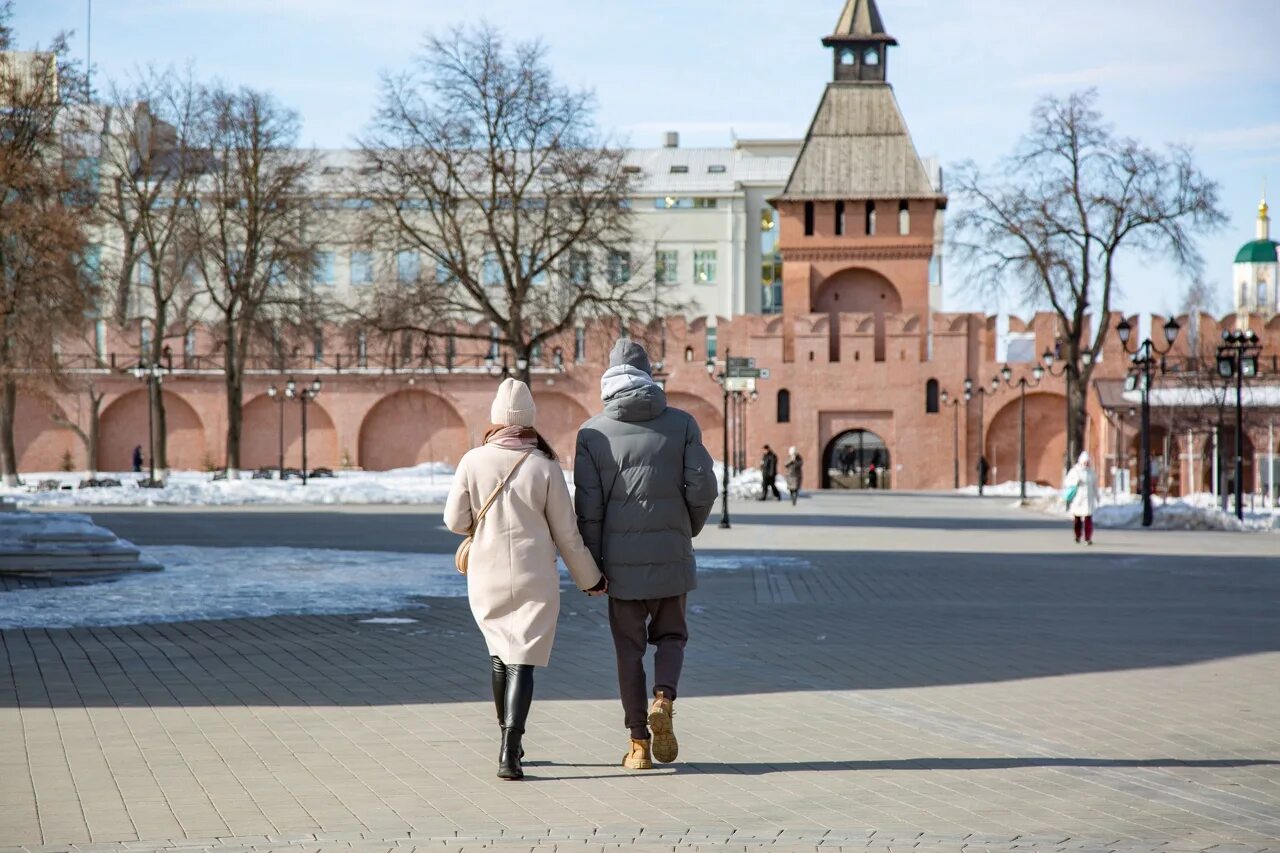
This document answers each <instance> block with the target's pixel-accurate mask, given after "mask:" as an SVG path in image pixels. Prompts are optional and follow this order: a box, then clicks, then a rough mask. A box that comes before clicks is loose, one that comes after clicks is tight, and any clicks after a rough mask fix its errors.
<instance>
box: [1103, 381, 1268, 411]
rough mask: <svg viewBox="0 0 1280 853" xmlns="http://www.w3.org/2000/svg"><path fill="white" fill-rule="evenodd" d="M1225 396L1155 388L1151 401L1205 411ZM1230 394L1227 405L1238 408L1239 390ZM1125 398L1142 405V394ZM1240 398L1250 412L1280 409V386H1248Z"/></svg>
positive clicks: (1199, 390) (1205, 391) (1127, 394)
mask: <svg viewBox="0 0 1280 853" xmlns="http://www.w3.org/2000/svg"><path fill="white" fill-rule="evenodd" d="M1222 393H1223V392H1222V391H1221V390H1215V389H1213V388H1152V389H1151V392H1150V394H1151V396H1150V400H1151V405H1153V406H1190V407H1196V408H1204V407H1211V406H1217V405H1219V404H1220V403H1221V401H1222ZM1226 393H1227V403H1228V404H1229V405H1232V406H1234V405H1235V401H1236V392H1235V389H1234V388H1230V389H1228V390H1227V392H1226ZM1121 396H1123V397H1124V399H1125V400H1127V401H1128V402H1130V403H1134V404H1138V403H1141V402H1142V394H1141V393H1140V392H1138V391H1125V392H1124V394H1122V395H1121ZM1240 398H1241V402H1242V404H1243V405H1244V407H1245V408H1247V409H1280V385H1246V386H1245V387H1244V388H1243V389H1242V393H1241V395H1240Z"/></svg>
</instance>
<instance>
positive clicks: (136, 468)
mask: <svg viewBox="0 0 1280 853" xmlns="http://www.w3.org/2000/svg"><path fill="white" fill-rule="evenodd" d="M141 472H142V445H141V444H139V445H138V446H136V447H135V448H133V473H135V474H140V473H141Z"/></svg>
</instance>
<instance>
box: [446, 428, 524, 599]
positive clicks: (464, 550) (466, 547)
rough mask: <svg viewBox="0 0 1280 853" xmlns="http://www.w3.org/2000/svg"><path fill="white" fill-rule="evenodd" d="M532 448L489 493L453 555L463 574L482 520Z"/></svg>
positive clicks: (455, 565) (455, 563)
mask: <svg viewBox="0 0 1280 853" xmlns="http://www.w3.org/2000/svg"><path fill="white" fill-rule="evenodd" d="M531 453H533V451H532V450H527V451H525V453H524V455H523V456H521V457H520V458H519V459H518V460H516V464H515V465H512V466H511V471H510V472H508V473H507V476H506V477H504V478H503V480H502V482H501V483H499V484H498V488H496V489H494V490H493V494H491V495H489V499H488V500H486V501H485V502H484V506H482V507H480V512H479V513H478V514H477V515H476V517H475V520H474V521H472V522H471V532H470V533H468V534H467V538H466V539H463V540H462V544H461V545H459V546H458V550H457V551H456V552H454V555H453V566H454V568H456V569H457V570H458V571H459V572H461V573H462V574H464V575H465V574H466V573H467V564H468V561H469V560H470V558H471V543H472V542H473V541H475V538H476V531H477V530H478V529H479V528H480V522H481V521H482V520H483V519H484V517H485V514H486V513H488V512H489V507H491V506H493V502H494V501H496V500H497V499H498V495H500V494H502V490H503V489H505V488H506V487H507V484H508V483H510V482H511V478H512V477H514V476H515V475H516V471H518V470H520V466H521V465H523V464H524V460H526V459H528V458H529V454H531Z"/></svg>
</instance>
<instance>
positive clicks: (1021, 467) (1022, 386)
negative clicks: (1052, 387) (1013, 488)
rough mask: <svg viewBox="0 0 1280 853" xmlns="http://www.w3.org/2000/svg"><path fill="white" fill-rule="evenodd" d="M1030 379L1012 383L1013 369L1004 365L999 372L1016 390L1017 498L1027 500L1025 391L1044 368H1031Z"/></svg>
mask: <svg viewBox="0 0 1280 853" xmlns="http://www.w3.org/2000/svg"><path fill="white" fill-rule="evenodd" d="M1031 376H1032V378H1031V379H1027V377H1025V376H1021V377H1019V378H1018V381H1017V382H1014V381H1013V368H1012V367H1010V366H1009V365H1007V364H1006V365H1005V366H1004V367H1003V368H1002V369H1001V371H1000V379H1001V381H1002V382H1004V384H1005V385H1007V386H1009V387H1010V388H1017V389H1018V498H1019V499H1020V500H1023V501H1025V500H1026V499H1027V389H1028V388H1034V387H1036V386H1037V385H1039V384H1040V380H1041V379H1043V378H1044V368H1043V367H1041V366H1040V365H1038V364H1037V365H1036V366H1035V367H1033V368H1031Z"/></svg>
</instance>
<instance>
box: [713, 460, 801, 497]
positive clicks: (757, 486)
mask: <svg viewBox="0 0 1280 853" xmlns="http://www.w3.org/2000/svg"><path fill="white" fill-rule="evenodd" d="M715 470H716V494H722V493H723V492H724V466H723V465H721V464H720V463H719V462H717V463H715ZM775 482H776V483H777V484H778V493H779V494H782V495H785V494H787V480H786V478H785V477H782V476H779V477H778V478H777V479H776V481H775ZM763 490H764V476H763V475H762V474H761V473H760V469H759V468H747V469H745V470H742V471H739V472H738V473H737V474H731V475H730V476H729V498H730V500H737V501H740V500H751V499H754V498H759V497H760V494H761V492H762V491H763Z"/></svg>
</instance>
